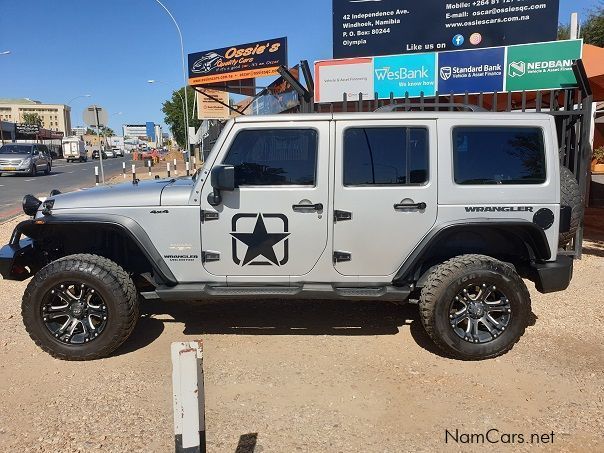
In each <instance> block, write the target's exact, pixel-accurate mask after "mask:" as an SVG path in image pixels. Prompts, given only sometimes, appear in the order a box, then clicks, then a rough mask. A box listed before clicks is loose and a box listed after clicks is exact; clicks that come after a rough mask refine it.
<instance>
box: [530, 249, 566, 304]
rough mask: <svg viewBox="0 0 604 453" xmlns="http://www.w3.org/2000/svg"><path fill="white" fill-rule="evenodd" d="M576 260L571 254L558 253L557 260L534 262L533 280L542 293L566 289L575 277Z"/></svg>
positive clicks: (532, 266)
mask: <svg viewBox="0 0 604 453" xmlns="http://www.w3.org/2000/svg"><path fill="white" fill-rule="evenodd" d="M573 263H574V260H573V258H572V257H570V256H565V255H558V259H557V260H556V261H551V262H547V263H533V264H532V265H531V268H532V272H531V280H532V281H533V282H535V287H536V288H537V291H539V292H540V293H544V294H545V293H553V292H556V291H564V290H565V289H566V288H568V285H570V281H571V279H572V278H573Z"/></svg>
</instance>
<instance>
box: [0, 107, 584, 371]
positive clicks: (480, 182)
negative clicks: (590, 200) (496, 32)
mask: <svg viewBox="0 0 604 453" xmlns="http://www.w3.org/2000/svg"><path fill="white" fill-rule="evenodd" d="M57 192H58V191H55V192H53V194H52V195H51V196H50V197H49V198H48V199H46V200H45V201H44V202H43V203H42V202H40V201H39V200H37V199H35V198H34V197H32V196H27V197H25V199H24V210H25V212H26V213H27V214H29V215H31V216H33V218H32V219H31V220H27V221H24V222H22V223H20V224H19V225H18V226H17V227H16V229H15V231H14V233H13V236H12V239H11V241H10V244H8V245H7V246H5V247H4V248H2V250H1V251H0V273H1V274H2V275H3V276H4V278H6V279H14V280H24V279H27V278H29V277H32V276H33V279H32V280H31V282H30V283H29V285H28V287H27V289H26V291H25V294H24V296H23V301H22V312H23V320H24V324H25V327H26V329H27V331H28V332H29V334H30V336H31V338H32V339H33V340H34V341H35V342H36V343H37V344H38V345H39V346H40V347H41V348H42V349H44V350H45V351H47V352H48V353H50V354H52V355H53V356H55V357H58V358H61V359H66V360H88V359H96V358H100V357H104V356H107V355H108V354H110V353H111V352H112V351H114V350H115V349H116V348H117V347H118V346H119V345H120V344H122V343H123V342H124V341H125V340H126V339H127V338H128V336H129V335H130V333H131V332H132V330H133V328H134V325H135V323H136V321H137V318H138V304H139V296H142V298H144V299H161V300H164V301H176V300H205V299H210V298H211V299H233V298H280V299H285V298H298V299H304V298H308V299H333V298H340V299H346V300H351V301H352V300H355V299H365V300H367V299H369V300H374V299H375V300H386V301H392V302H407V301H412V302H417V303H418V304H419V310H420V315H421V321H422V323H423V325H424V327H425V329H426V331H427V332H428V334H429V335H430V337H431V338H432V339H433V340H434V341H435V343H436V344H438V345H439V346H440V347H441V348H442V349H443V350H444V351H445V352H446V353H448V354H449V355H451V356H453V357H457V358H461V359H471V360H472V359H474V360H476V359H486V358H491V357H496V356H498V355H501V354H503V353H505V352H507V351H508V350H509V349H511V348H512V346H513V345H514V344H515V343H516V341H518V339H519V338H520V336H521V335H522V334H523V332H524V330H525V327H526V326H527V323H528V321H529V317H530V313H531V306H530V302H531V301H530V296H529V292H528V290H527V287H526V285H525V283H524V281H523V278H524V279H527V280H530V281H532V282H534V284H535V286H536V288H537V290H538V291H540V292H543V293H547V292H553V291H562V290H564V289H566V288H567V287H568V285H569V282H570V280H571V277H572V270H573V260H572V257H570V256H567V255H564V254H561V253H559V250H560V248H561V247H562V246H564V245H565V244H566V243H568V242H569V241H570V240H571V238H573V237H574V232H575V230H576V228H577V225H578V223H579V220H580V216H581V215H582V213H581V202H580V196H579V190H578V186H577V183H576V181H575V179H574V177H573V175H572V173H570V172H569V171H568V170H567V169H565V168H560V164H559V158H558V143H557V138H556V128H555V123H554V119H553V117H551V116H548V115H545V114H517V113H475V112H468V113H464V112H421V113H414V112H410V113H396V112H394V113H341V114H309V115H304V114H301V115H280V116H266V117H240V118H237V119H234V120H231V121H230V122H229V123H228V124H227V125H226V127H225V128H224V130H223V132H222V135H221V136H220V138H219V140H218V142H217V143H216V145H215V147H214V149H213V151H212V153H211V154H210V156H209V158H208V159H207V161H206V162H205V165H204V167H203V168H202V169H200V170H199V171H198V172H197V173H196V174H195V175H194V176H193V177H187V178H179V179H164V180H153V181H145V182H138V181H134V182H133V183H126V184H119V185H114V186H104V187H98V188H93V189H89V190H83V191H79V192H74V193H67V194H60V193H57Z"/></svg>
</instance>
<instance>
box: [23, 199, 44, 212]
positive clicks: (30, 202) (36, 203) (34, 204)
mask: <svg viewBox="0 0 604 453" xmlns="http://www.w3.org/2000/svg"><path fill="white" fill-rule="evenodd" d="M22 204H23V212H24V213H25V214H27V215H29V216H35V215H36V212H38V208H39V207H40V205H41V204H42V202H41V201H40V200H38V199H37V198H36V197H34V196H33V195H25V197H23V203H22Z"/></svg>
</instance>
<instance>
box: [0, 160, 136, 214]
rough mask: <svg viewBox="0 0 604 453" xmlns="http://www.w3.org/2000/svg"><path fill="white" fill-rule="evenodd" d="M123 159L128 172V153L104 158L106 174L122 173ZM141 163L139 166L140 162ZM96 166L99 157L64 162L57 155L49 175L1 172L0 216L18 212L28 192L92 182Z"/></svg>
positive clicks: (63, 188)
mask: <svg viewBox="0 0 604 453" xmlns="http://www.w3.org/2000/svg"><path fill="white" fill-rule="evenodd" d="M123 162H126V171H127V172H128V173H130V165H131V161H130V156H126V157H124V158H115V159H107V160H106V161H103V168H104V170H105V176H106V178H107V179H109V178H111V177H113V176H116V175H119V174H121V172H122V163H123ZM140 165H141V166H142V162H141V163H140ZM95 166H99V162H98V161H95V162H93V161H92V160H89V161H88V162H82V163H80V162H72V163H67V162H66V161H65V160H64V159H56V160H54V161H53V165H52V171H51V173H50V174H49V175H44V174H42V173H40V174H38V176H36V177H33V176H23V175H11V174H3V175H2V176H0V220H1V219H5V218H7V217H10V216H12V215H15V214H17V213H20V212H21V199H22V198H23V196H24V195H27V194H28V193H31V194H33V195H36V196H47V195H48V193H49V192H50V191H51V190H52V189H59V190H60V191H62V192H65V191H68V190H75V189H78V188H81V187H91V186H94V184H95V176H94V167H95Z"/></svg>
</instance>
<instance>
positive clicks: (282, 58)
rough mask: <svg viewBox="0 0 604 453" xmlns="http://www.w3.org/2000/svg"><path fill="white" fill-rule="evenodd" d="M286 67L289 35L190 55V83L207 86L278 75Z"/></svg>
mask: <svg viewBox="0 0 604 453" xmlns="http://www.w3.org/2000/svg"><path fill="white" fill-rule="evenodd" d="M281 65H283V66H286V67H287V38H276V39H268V40H266V41H258V42H253V43H248V44H241V45H237V46H231V47H224V48H222V49H214V50H207V51H205V52H197V53H193V54H189V84H190V85H205V84H210V83H217V82H227V81H229V80H241V79H251V78H255V77H266V76H272V75H275V74H278V71H277V69H278V68H279V66H281Z"/></svg>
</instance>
